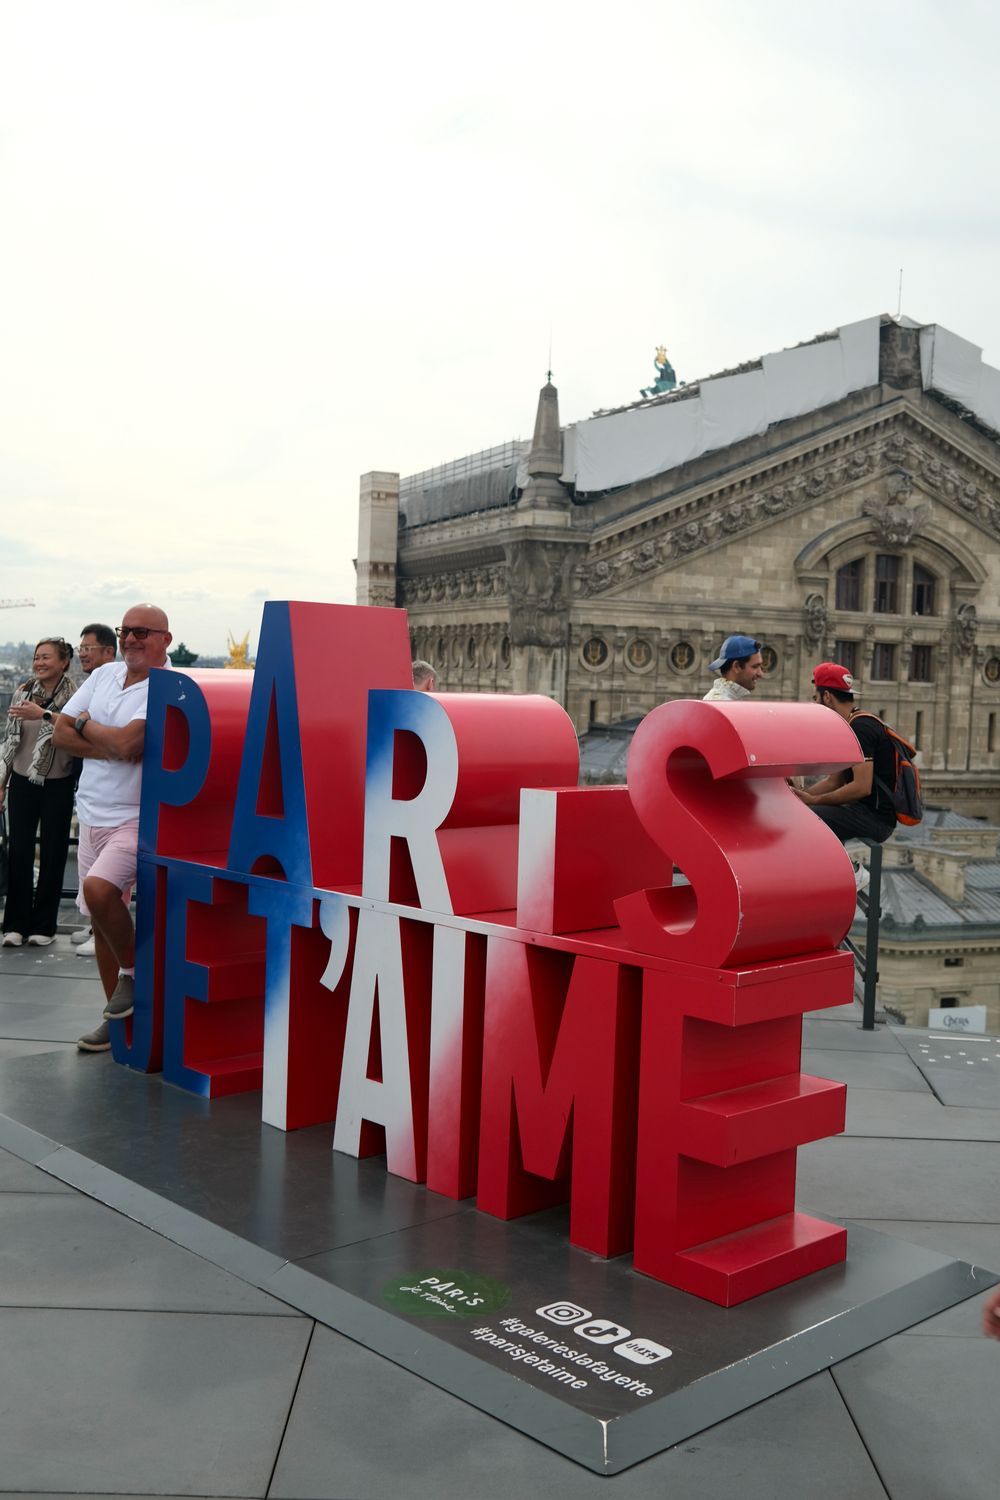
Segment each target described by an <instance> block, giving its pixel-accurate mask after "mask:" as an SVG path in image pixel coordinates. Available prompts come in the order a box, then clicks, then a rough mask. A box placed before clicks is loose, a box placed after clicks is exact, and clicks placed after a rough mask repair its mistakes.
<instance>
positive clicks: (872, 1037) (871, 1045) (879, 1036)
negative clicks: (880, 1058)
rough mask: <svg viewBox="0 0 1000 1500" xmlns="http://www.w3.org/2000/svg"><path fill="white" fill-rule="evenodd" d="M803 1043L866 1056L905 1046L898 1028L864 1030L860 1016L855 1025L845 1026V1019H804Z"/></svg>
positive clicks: (817, 1047) (822, 1048)
mask: <svg viewBox="0 0 1000 1500" xmlns="http://www.w3.org/2000/svg"><path fill="white" fill-rule="evenodd" d="M802 1045H803V1047H808V1048H812V1049H816V1050H819V1051H825V1050H826V1049H827V1048H828V1047H829V1048H831V1049H832V1050H833V1051H835V1052H860V1053H863V1054H864V1055H865V1056H866V1057H870V1056H871V1055H872V1053H881V1052H896V1053H898V1052H901V1051H902V1050H903V1049H902V1047H901V1046H900V1044H899V1042H898V1041H897V1040H896V1035H895V1032H894V1031H892V1030H890V1029H889V1028H888V1027H886V1026H881V1027H879V1028H878V1030H877V1031H862V1030H861V1021H860V1017H859V1018H857V1019H855V1022H854V1025H853V1026H845V1025H844V1024H843V1022H842V1021H821V1020H806V1021H804V1022H803V1023H802Z"/></svg>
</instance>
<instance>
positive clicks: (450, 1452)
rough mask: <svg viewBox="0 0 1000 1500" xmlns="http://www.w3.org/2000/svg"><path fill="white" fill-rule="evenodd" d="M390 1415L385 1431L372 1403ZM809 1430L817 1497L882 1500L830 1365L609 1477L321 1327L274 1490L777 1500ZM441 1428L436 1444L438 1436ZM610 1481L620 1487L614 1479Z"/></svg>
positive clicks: (373, 1496)
mask: <svg viewBox="0 0 1000 1500" xmlns="http://www.w3.org/2000/svg"><path fill="white" fill-rule="evenodd" d="M377 1411H382V1412H391V1413H392V1420H391V1421H385V1422H382V1423H380V1425H379V1428H378V1434H377V1439H375V1437H374V1434H373V1431H372V1413H373V1412H377ZM803 1433H808V1435H809V1444H810V1457H809V1476H810V1497H811V1500H814V1497H815V1500H826V1497H829V1500H843V1497H844V1496H845V1495H851V1496H852V1497H853V1500H884V1491H883V1489H882V1486H881V1485H880V1484H879V1482H878V1478H877V1475H876V1474H875V1471H874V1469H873V1468H872V1465H871V1463H870V1462H869V1459H868V1457H867V1454H866V1453H865V1451H864V1447H863V1445H862V1444H861V1443H860V1442H859V1441H858V1437H857V1433H856V1432H855V1430H854V1427H853V1425H852V1423H851V1421H850V1418H849V1416H848V1414H847V1412H846V1411H845V1409H844V1407H843V1405H842V1403H841V1401H840V1398H839V1397H838V1395H837V1393H836V1391H835V1389H834V1388H833V1385H832V1382H831V1380H830V1377H829V1375H818V1376H814V1377H813V1378H812V1379H811V1380H807V1381H803V1382H802V1384H801V1385H797V1386H794V1387H793V1388H792V1389H791V1390H787V1391H783V1392H782V1393H781V1394H780V1395H778V1396H774V1397H772V1398H771V1399H770V1400H769V1401H765V1402H762V1403H761V1405H759V1406H756V1407H754V1408H753V1410H752V1411H747V1412H742V1413H740V1415H739V1416H737V1417H731V1418H730V1419H729V1420H728V1421H726V1422H721V1423H719V1425H718V1426H717V1427H714V1428H711V1429H709V1430H708V1431H706V1432H704V1433H701V1434H699V1435H698V1436H697V1437H694V1438H691V1439H690V1440H689V1441H688V1442H686V1443H684V1444H682V1445H681V1446H679V1447H677V1448H674V1449H671V1450H670V1451H669V1452H667V1453H661V1454H659V1455H657V1457H655V1458H651V1459H648V1460H647V1461H646V1462H645V1463H641V1464H637V1465H636V1466H635V1467H634V1468H631V1469H628V1470H626V1471H625V1472H624V1473H621V1474H616V1475H614V1476H612V1477H611V1478H607V1479H605V1478H602V1477H601V1476H599V1475H597V1474H594V1473H591V1472H590V1471H589V1470H587V1469H583V1468H581V1467H579V1466H578V1465H577V1464H574V1463H572V1462H571V1461H570V1460H569V1459H565V1458H562V1457H561V1456H560V1455H559V1454H556V1453H553V1452H550V1451H549V1450H548V1449H546V1448H543V1447H542V1446H541V1445H540V1444H538V1443H534V1442H532V1441H531V1440H530V1439H528V1438H525V1437H522V1436H521V1435H520V1434H519V1433H517V1432H514V1431H512V1430H511V1429H510V1428H508V1427H505V1426H504V1425H503V1423H501V1422H499V1421H496V1420H495V1419H494V1418H492V1417H488V1416H485V1415H484V1414H483V1413H481V1412H479V1411H476V1410H475V1409H474V1408H473V1407H471V1406H466V1405H465V1404H464V1403H463V1402H461V1401H459V1400H458V1399H457V1398H456V1397H454V1396H449V1395H446V1394H445V1393H444V1392H442V1391H438V1390H436V1389H435V1388H434V1387H433V1386H431V1385H428V1384H427V1383H426V1382H425V1381H419V1380H414V1379H413V1378H412V1377H411V1376H409V1375H407V1374H406V1373H405V1371H402V1370H400V1369H398V1368H397V1367H396V1366H395V1365H392V1364H389V1363H388V1362H387V1361H385V1360H383V1359H380V1358H379V1357H378V1356H377V1355H375V1354H371V1353H369V1351H368V1350H365V1349H362V1348H361V1347H360V1346H359V1345H357V1344H352V1343H350V1342H349V1341H348V1340H347V1339H344V1338H341V1337H340V1335H339V1334H336V1333H333V1332H331V1330H329V1329H326V1328H322V1327H317V1329H316V1332H315V1334H314V1337H313V1341H312V1344H311V1345H310V1349H309V1357H308V1359H307V1361H306V1367H305V1370H304V1371H303V1376H302V1382H301V1384H300V1386H299V1389H298V1393H297V1395H296V1398H295V1405H294V1406H293V1408H292V1415H291V1419H290V1421H289V1424H288V1431H287V1433H286V1436H285V1440H284V1442H283V1444H282V1447H281V1454H280V1457H279V1459H278V1465H277V1469H276V1470H275V1476H274V1480H273V1482H272V1485H271V1488H270V1491H269V1496H270V1497H271V1500H291V1497H294V1500H332V1497H336V1500H343V1497H347V1496H349V1497H350V1500H385V1497H386V1496H389V1495H398V1496H401V1497H402V1496H405V1500H452V1497H454V1500H459V1497H461V1500H469V1497H471V1496H474V1497H475V1500H509V1496H511V1495H512V1494H519V1493H527V1494H544V1495H545V1496H546V1500H575V1497H576V1496H582V1495H594V1496H597V1495H599V1494H600V1495H603V1496H605V1497H607V1496H608V1495H609V1494H611V1495H613V1496H615V1497H616V1500H646V1497H649V1500H652V1497H656V1500H664V1497H666V1496H669V1497H670V1500H719V1497H720V1496H727V1495H734V1494H737V1493H738V1494H739V1495H740V1497H741V1500H773V1496H774V1495H775V1494H779V1495H780V1494H782V1493H789V1494H791V1493H793V1492H795V1491H796V1490H797V1489H798V1488H800V1486H801V1478H802V1470H803V1459H802V1454H801V1448H800V1445H799V1441H798V1439H800V1438H801V1435H802V1434H803ZM429 1434H433V1441H432V1442H431V1441H429V1440H428V1435H429ZM609 1487H610V1488H609Z"/></svg>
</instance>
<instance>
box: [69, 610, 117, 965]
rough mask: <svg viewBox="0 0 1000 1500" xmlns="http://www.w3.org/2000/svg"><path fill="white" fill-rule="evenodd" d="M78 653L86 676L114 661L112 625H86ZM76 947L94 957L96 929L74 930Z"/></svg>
mask: <svg viewBox="0 0 1000 1500" xmlns="http://www.w3.org/2000/svg"><path fill="white" fill-rule="evenodd" d="M76 654H77V656H78V657H79V658H80V666H81V668H82V669H83V673H84V675H85V676H86V677H89V676H90V674H91V672H96V671H97V669H98V667H104V666H106V665H107V664H108V662H109V661H114V659H115V657H116V656H117V655H118V642H117V640H116V639H115V632H114V629H113V628H112V626H110V625H97V624H95V625H85V626H84V627H83V629H82V630H81V631H80V644H79V646H77V648H76ZM82 770H83V763H82V762H80V763H79V764H78V765H77V767H76V779H77V781H79V779H80V772H81V771H82ZM70 941H71V942H72V944H73V946H74V947H75V949H76V955H77V958H93V956H94V953H95V951H96V950H95V947H94V929H93V928H92V927H90V926H87V927H81V928H80V931H79V932H74V934H73V936H72V938H71V939H70Z"/></svg>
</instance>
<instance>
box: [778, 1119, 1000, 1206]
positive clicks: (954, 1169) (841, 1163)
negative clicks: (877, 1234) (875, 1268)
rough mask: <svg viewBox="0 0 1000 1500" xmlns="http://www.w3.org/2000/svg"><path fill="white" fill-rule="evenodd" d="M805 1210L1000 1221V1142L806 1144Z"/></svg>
mask: <svg viewBox="0 0 1000 1500" xmlns="http://www.w3.org/2000/svg"><path fill="white" fill-rule="evenodd" d="M798 1163H799V1164H798V1191H797V1199H798V1202H799V1205H800V1207H802V1208H804V1209H806V1210H807V1211H810V1210H811V1211H812V1212H814V1213H817V1214H820V1215H821V1216H822V1215H832V1216H834V1217H837V1218H846V1219H879V1218H882V1219H927V1220H931V1219H951V1220H956V1221H958V1222H959V1223H964V1222H966V1221H971V1222H975V1223H983V1224H996V1223H1000V1145H998V1144H996V1143H994V1142H991V1141H913V1140H880V1139H877V1138H876V1137H867V1138H864V1139H861V1138H858V1137H851V1136H834V1137H831V1138H830V1139H828V1140H823V1141H814V1142H812V1143H811V1144H810V1145H808V1146H802V1147H801V1148H800V1149H799V1155H798Z"/></svg>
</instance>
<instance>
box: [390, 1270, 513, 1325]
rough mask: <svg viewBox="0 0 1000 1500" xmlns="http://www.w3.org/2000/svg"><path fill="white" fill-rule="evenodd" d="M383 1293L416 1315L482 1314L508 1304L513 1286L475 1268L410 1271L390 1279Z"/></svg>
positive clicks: (473, 1315)
mask: <svg viewBox="0 0 1000 1500" xmlns="http://www.w3.org/2000/svg"><path fill="white" fill-rule="evenodd" d="M382 1296H383V1297H384V1298H385V1300H386V1302H388V1304H389V1306H390V1307H394V1308H395V1309H396V1310H397V1312H402V1313H409V1315H410V1316H411V1317H415V1318H481V1317H484V1316H486V1314H488V1313H494V1312H497V1311H498V1310H499V1309H500V1308H501V1307H504V1306H506V1304H507V1301H508V1300H509V1298H510V1287H509V1286H504V1284H503V1282H502V1281H494V1280H492V1278H491V1277H489V1276H476V1275H475V1274H474V1273H473V1272H472V1271H455V1270H452V1269H450V1268H447V1269H445V1270H443V1271H442V1270H431V1271H409V1272H407V1273H406V1274H405V1275H403V1276H397V1277H395V1278H394V1279H393V1280H392V1281H390V1282H387V1283H386V1285H385V1286H384V1287H383V1288H382Z"/></svg>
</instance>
